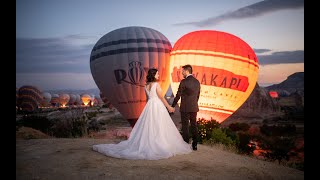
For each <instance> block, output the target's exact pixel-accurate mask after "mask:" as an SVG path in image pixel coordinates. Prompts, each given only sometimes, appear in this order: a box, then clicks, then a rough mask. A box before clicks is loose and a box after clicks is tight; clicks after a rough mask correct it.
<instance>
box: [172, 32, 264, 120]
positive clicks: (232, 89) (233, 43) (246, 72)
mask: <svg viewBox="0 0 320 180" xmlns="http://www.w3.org/2000/svg"><path fill="white" fill-rule="evenodd" d="M186 64H190V65H191V66H192V68H193V74H194V76H195V77H196V78H197V79H198V80H199V81H200V83H201V93H200V98H199V101H198V104H199V109H200V111H199V112H198V116H197V118H204V119H206V120H210V119H211V118H212V119H214V120H217V121H218V122H220V123H221V122H223V121H224V120H225V119H226V118H228V117H229V116H230V115H232V114H233V113H234V112H235V111H236V110H237V109H238V108H239V107H240V106H241V105H242V104H243V103H244V102H245V101H246V100H247V98H248V97H249V95H250V94H251V92H252V91H253V89H254V86H255V84H256V81H257V78H258V71H259V64H258V58H257V56H256V54H255V53H254V51H253V49H252V48H251V47H250V46H249V45H248V44H247V43H246V42H244V41H243V40H241V39H240V38H238V37H236V36H234V35H232V34H229V33H225V32H220V31H213V30H200V31H194V32H190V33H188V34H185V35H184V36H182V37H181V38H180V39H178V41H177V42H176V43H175V45H174V47H173V49H172V51H171V55H170V72H171V88H172V92H173V93H174V94H176V93H177V90H178V86H179V83H180V81H181V80H182V78H183V77H182V75H181V67H182V66H184V65H186ZM178 104H180V102H178Z"/></svg>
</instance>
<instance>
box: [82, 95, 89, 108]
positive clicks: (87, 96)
mask: <svg viewBox="0 0 320 180" xmlns="http://www.w3.org/2000/svg"><path fill="white" fill-rule="evenodd" d="M81 100H82V102H83V104H84V105H85V106H87V105H90V104H89V103H90V101H91V96H90V95H89V94H82V95H81Z"/></svg>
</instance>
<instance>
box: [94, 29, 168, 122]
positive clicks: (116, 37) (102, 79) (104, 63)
mask: <svg viewBox="0 0 320 180" xmlns="http://www.w3.org/2000/svg"><path fill="white" fill-rule="evenodd" d="M171 49H172V46H171V44H170V42H169V40H168V39H167V38H166V37H165V36H164V35H163V34H161V33H160V32H158V31H156V30H154V29H151V28H147V27H139V26H132V27H124V28H120V29H116V30H114V31H111V32H109V33H107V34H106V35H104V36H103V37H101V38H100V39H99V40H98V42H97V43H96V44H95V46H94V47H93V49H92V52H91V57H90V68H91V73H92V76H93V79H94V80H95V83H96V84H97V86H98V88H99V89H100V91H101V92H102V93H103V94H104V95H105V96H106V98H107V99H108V100H109V101H110V102H111V104H112V105H113V106H114V107H115V108H117V110H118V111H119V112H120V113H121V114H122V115H123V116H124V117H125V118H126V119H127V120H128V121H129V123H130V124H131V126H134V124H135V122H136V120H137V119H138V118H139V115H140V113H141V112H142V110H143V108H144V106H145V104H146V101H147V97H146V94H145V91H144V86H145V83H146V75H147V72H148V70H149V69H150V68H156V69H158V71H159V75H160V77H159V84H160V86H161V88H162V91H163V96H164V94H165V93H166V91H167V89H168V87H169V84H170V79H169V76H170V74H169V73H170V72H169V60H170V51H171Z"/></svg>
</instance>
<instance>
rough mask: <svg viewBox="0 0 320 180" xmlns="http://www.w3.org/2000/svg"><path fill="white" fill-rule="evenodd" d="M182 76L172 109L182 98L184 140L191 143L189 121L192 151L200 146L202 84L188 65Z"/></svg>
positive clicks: (181, 111) (184, 68) (181, 110)
mask: <svg viewBox="0 0 320 180" xmlns="http://www.w3.org/2000/svg"><path fill="white" fill-rule="evenodd" d="M182 75H183V77H184V79H183V80H181V82H180V84H179V88H178V92H177V94H176V96H175V98H174V100H173V103H172V105H171V106H172V107H175V106H176V105H177V102H178V101H179V99H180V97H181V104H180V113H181V123H182V137H183V140H184V141H185V142H187V143H189V121H190V124H191V132H192V149H193V150H195V151H196V150H197V144H198V127H197V121H196V120H197V112H198V111H199V107H198V100H199V95H200V82H199V81H198V80H197V79H196V78H195V77H193V75H192V67H191V65H189V64H187V65H185V66H182Z"/></svg>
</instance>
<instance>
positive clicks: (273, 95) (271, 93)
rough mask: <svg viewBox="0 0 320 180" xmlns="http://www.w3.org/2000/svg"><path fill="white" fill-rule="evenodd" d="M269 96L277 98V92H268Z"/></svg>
mask: <svg viewBox="0 0 320 180" xmlns="http://www.w3.org/2000/svg"><path fill="white" fill-rule="evenodd" d="M269 95H270V96H271V97H272V98H279V95H278V92H277V91H269Z"/></svg>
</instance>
